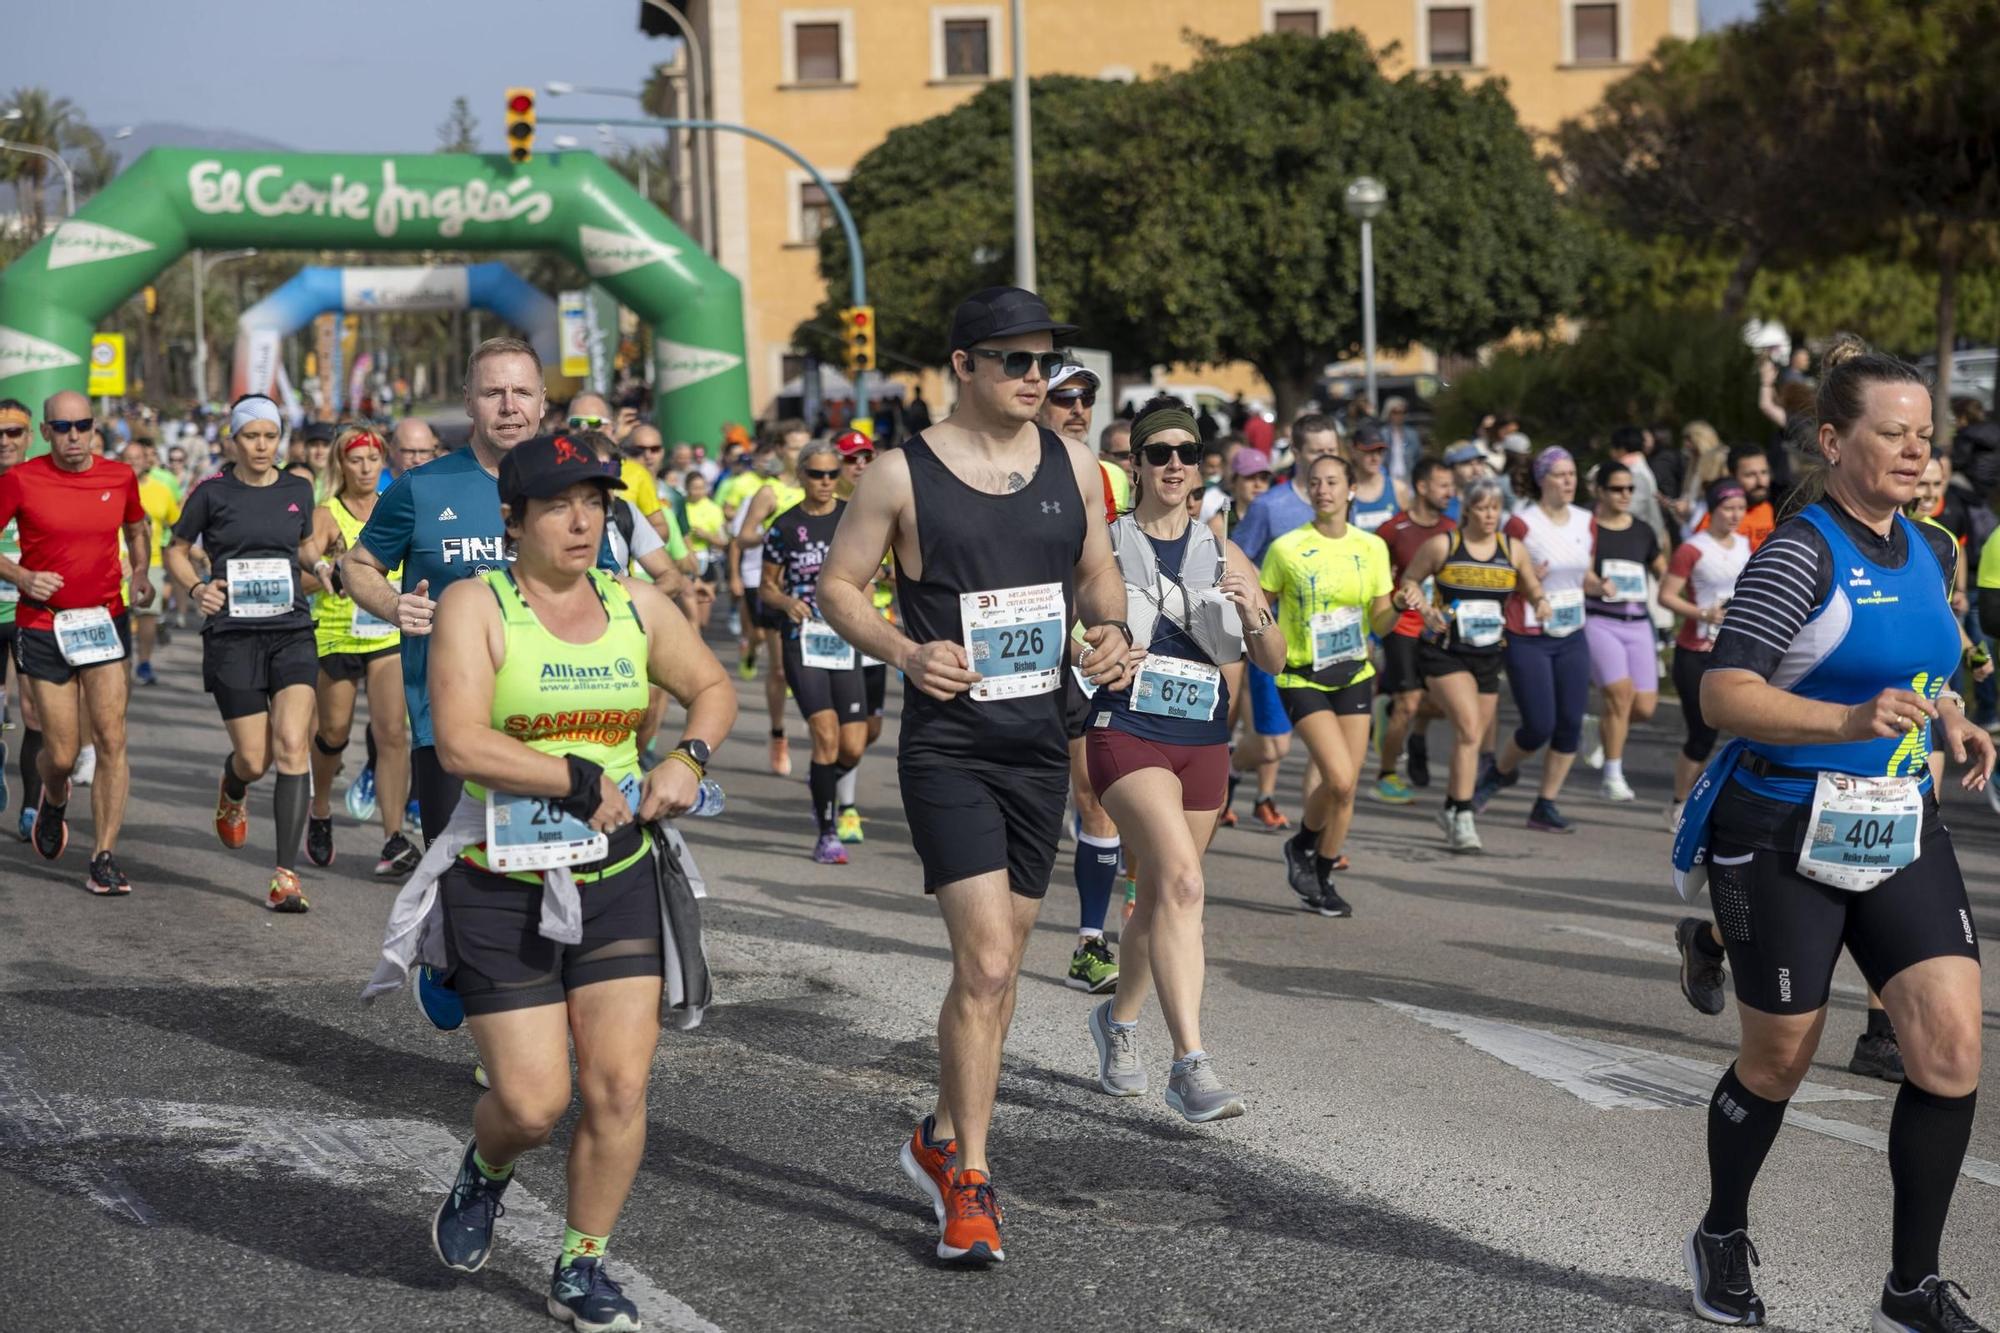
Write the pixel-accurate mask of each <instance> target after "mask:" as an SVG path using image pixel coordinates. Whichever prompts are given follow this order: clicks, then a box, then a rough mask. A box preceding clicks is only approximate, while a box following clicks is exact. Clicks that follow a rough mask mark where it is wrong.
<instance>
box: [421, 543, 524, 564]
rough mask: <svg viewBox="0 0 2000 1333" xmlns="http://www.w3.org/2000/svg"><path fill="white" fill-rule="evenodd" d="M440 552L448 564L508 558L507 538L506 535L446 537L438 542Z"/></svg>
mask: <svg viewBox="0 0 2000 1333" xmlns="http://www.w3.org/2000/svg"><path fill="white" fill-rule="evenodd" d="M438 554H440V555H442V556H443V557H444V562H445V563H446V564H447V565H453V564H458V563H460V562H462V561H465V562H469V561H474V560H500V561H505V560H506V559H507V540H506V538H504V537H446V538H445V539H444V540H443V541H441V542H439V543H438Z"/></svg>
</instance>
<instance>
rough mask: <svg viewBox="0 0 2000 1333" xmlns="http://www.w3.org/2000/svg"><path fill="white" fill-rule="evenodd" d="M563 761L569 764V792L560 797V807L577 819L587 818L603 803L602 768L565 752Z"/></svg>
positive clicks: (579, 756)
mask: <svg viewBox="0 0 2000 1333" xmlns="http://www.w3.org/2000/svg"><path fill="white" fill-rule="evenodd" d="M563 762H564V763H566V764H568V765H569V794H568V795H566V796H564V797H563V798H562V801H561V805H562V808H563V809H564V810H566V811H568V812H569V813H570V814H572V815H575V816H576V817H577V818H578V819H589V818H590V817H591V816H592V815H594V814H596V813H597V807H598V806H600V805H602V804H603V803H604V783H603V778H604V769H603V768H601V767H600V766H598V765H596V764H593V763H591V762H590V761H589V760H588V759H585V758H583V757H582V756H581V755H574V754H566V755H564V756H563Z"/></svg>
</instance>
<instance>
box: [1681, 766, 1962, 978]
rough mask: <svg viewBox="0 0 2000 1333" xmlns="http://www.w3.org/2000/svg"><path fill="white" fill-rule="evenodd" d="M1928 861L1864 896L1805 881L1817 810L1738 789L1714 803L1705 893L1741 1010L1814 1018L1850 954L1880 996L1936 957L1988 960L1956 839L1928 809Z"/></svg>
mask: <svg viewBox="0 0 2000 1333" xmlns="http://www.w3.org/2000/svg"><path fill="white" fill-rule="evenodd" d="M1926 806H1927V809H1926V811H1925V817H1924V832H1923V838H1922V849H1923V850H1922V853H1921V855H1919V856H1918V857H1917V859H1916V860H1915V861H1914V862H1913V863H1911V864H1910V865H1909V866H1906V867H1905V868H1904V869H1903V870H1902V871H1901V872H1900V873H1898V874H1896V875H1894V876H1892V877H1891V878H1889V879H1888V880H1885V881H1884V882H1883V883H1882V884H1881V885H1880V886H1878V887H1876V888H1874V889H1871V890H1869V891H1868V892H1866V893H1849V892H1847V891H1846V890H1843V889H1836V888H1833V887H1831V886H1830V885H1826V884H1820V883H1817V882H1815V881H1813V880H1809V879H1807V878H1806V877H1805V876H1803V875H1801V874H1799V872H1798V869H1797V866H1798V847H1799V839H1800V838H1802V837H1803V836H1804V833H1805V822H1806V819H1807V816H1808V813H1809V807H1807V806H1800V805H1785V804H1781V803H1779V802H1776V801H1771V800H1767V799H1765V798H1763V797H1760V796H1757V795H1756V794H1754V793H1752V792H1749V791H1746V790H1745V789H1744V788H1743V787H1742V786H1741V785H1740V784H1732V785H1731V787H1730V789H1729V791H1727V792H1726V793H1724V794H1723V796H1722V798H1721V799H1720V800H1719V801H1718V802H1717V804H1716V813H1715V823H1714V826H1713V829H1712V831H1711V836H1710V841H1709V850H1708V892H1709V897H1710V899H1711V900H1712V901H1713V903H1714V907H1715V920H1716V925H1717V926H1718V928H1720V930H1721V931H1722V942H1723V946H1724V948H1726V949H1727V950H1728V952H1729V970H1730V971H1731V972H1732V973H1734V974H1735V983H1736V999H1737V1001H1738V1003H1741V1004H1744V1005H1747V1006H1749V1007H1750V1008H1752V1009H1761V1010H1763V1011H1764V1012H1765V1013H1770V1014H1809V1013H1811V1012H1812V1011H1813V1010H1815V1009H1818V1008H1820V1007H1821V1006H1822V1005H1824V1004H1825V1003H1826V1001H1827V996H1828V994H1829V992H1830V991H1831V989H1832V984H1833V968H1834V964H1835V963H1837V962H1838V961H1839V960H1840V951H1841V949H1842V948H1846V949H1847V950H1848V951H1849V952H1850V953H1852V954H1853V955H1854V961H1855V963H1856V964H1857V965H1858V966H1859V967H1860V968H1861V975H1862V976H1864V977H1866V978H1867V979H1868V984H1869V985H1870V986H1872V987H1873V988H1874V989H1875V991H1876V993H1877V994H1880V993H1881V990H1882V988H1883V987H1884V986H1885V985H1887V984H1888V982H1889V979H1890V978H1892V977H1894V976H1895V975H1896V974H1897V973H1898V972H1901V971H1902V970H1903V969H1904V968H1906V967H1909V966H1911V965H1912V964H1914V963H1922V962H1926V961H1928V960H1930V959H1932V958H1971V959H1973V960H1975V961H1977V960H1978V958H1979V932H1978V931H1977V930H1976V929H1975V928H1974V927H1973V924H1972V909H1971V905H1970V903H1968V901H1967V899H1966V893H1965V878H1964V876H1963V875H1962V874H1961V873H1960V872H1959V867H1958V857H1957V855H1956V853H1955V852H1954V851H1953V849H1952V844H1951V832H1950V830H1948V829H1947V828H1945V826H1944V824H1943V823H1942V821H1940V820H1939V819H1938V817H1937V806H1936V803H1935V802H1934V801H1926Z"/></svg>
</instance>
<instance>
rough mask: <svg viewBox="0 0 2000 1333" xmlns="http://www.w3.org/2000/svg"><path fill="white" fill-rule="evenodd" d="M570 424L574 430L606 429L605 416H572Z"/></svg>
mask: <svg viewBox="0 0 2000 1333" xmlns="http://www.w3.org/2000/svg"><path fill="white" fill-rule="evenodd" d="M569 424H570V428H571V429H572V430H602V429H604V418H603V417H571V418H570V419H569Z"/></svg>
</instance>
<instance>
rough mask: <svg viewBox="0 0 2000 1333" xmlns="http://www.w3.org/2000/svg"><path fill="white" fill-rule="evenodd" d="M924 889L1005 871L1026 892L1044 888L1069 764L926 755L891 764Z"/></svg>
mask: <svg viewBox="0 0 2000 1333" xmlns="http://www.w3.org/2000/svg"><path fill="white" fill-rule="evenodd" d="M896 776H897V779H898V781H899V782H900V783H901V784H902V788H903V811H904V813H905V815H906V816H907V817H908V819H909V823H910V842H911V844H912V845H914V846H915V848H916V851H917V859H918V860H920V861H922V862H923V863H924V892H925V893H935V892H937V891H938V889H939V888H940V887H942V886H944V885H946V884H955V883H957V882H958V881H960V880H963V879H971V878H972V877H973V876H974V875H984V874H989V873H991V872H992V871H995V870H1004V871H1006V872H1007V885H1008V887H1009V888H1011V889H1012V890H1013V891H1014V892H1015V893H1017V894H1019V895H1021V896H1022V897H1023V898H1040V897H1042V896H1043V895H1044V894H1046V893H1047V892H1048V891H1049V876H1050V875H1051V874H1052V873H1053V872H1054V870H1055V865H1056V844H1057V842H1058V841H1059V840H1060V839H1061V837H1062V820H1063V810H1064V808H1065V807H1067V805H1068V804H1069V768H1068V766H1067V765H1064V766H1063V767H1061V768H1053V769H1047V770H1042V769H1032V768H1011V767H1010V768H1002V767H997V766H994V765H989V764H980V763H975V762H972V761H969V760H948V759H946V758H944V757H942V756H937V755H925V756H922V757H921V758H916V759H910V758H904V759H902V760H900V761H899V762H898V763H897V765H896Z"/></svg>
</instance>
